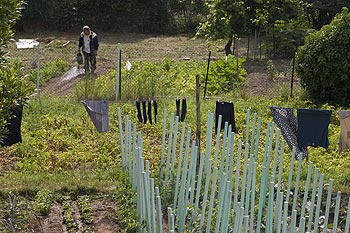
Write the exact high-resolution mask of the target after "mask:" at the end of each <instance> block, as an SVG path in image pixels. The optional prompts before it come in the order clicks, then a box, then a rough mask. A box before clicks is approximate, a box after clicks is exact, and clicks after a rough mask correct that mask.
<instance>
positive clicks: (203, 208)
mask: <svg viewBox="0 0 350 233" xmlns="http://www.w3.org/2000/svg"><path fill="white" fill-rule="evenodd" d="M207 169H208V173H207V177H206V179H205V187H204V195H203V203H202V212H201V219H200V223H199V230H202V227H203V223H204V216H205V211H206V206H207V199H208V192H209V181H210V173H211V159H210V160H209V164H208V166H207ZM217 171H218V169H217V168H216V167H215V168H214V174H213V182H214V179H215V182H216V176H217Z"/></svg>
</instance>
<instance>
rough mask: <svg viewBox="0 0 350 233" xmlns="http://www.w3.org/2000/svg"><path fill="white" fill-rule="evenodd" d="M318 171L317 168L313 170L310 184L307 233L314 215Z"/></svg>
mask: <svg viewBox="0 0 350 233" xmlns="http://www.w3.org/2000/svg"><path fill="white" fill-rule="evenodd" d="M318 170H319V169H318V168H316V169H315V175H314V179H313V184H312V193H311V201H310V211H309V218H308V223H307V229H306V231H307V232H310V231H311V224H312V219H313V214H314V208H315V198H316V191H317V181H318Z"/></svg>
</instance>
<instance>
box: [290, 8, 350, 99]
mask: <svg viewBox="0 0 350 233" xmlns="http://www.w3.org/2000/svg"><path fill="white" fill-rule="evenodd" d="M349 35H350V13H349V10H348V9H347V8H343V10H342V13H340V14H338V15H337V16H336V17H335V18H334V20H333V21H332V22H331V23H330V24H329V25H326V26H324V27H322V29H321V30H320V31H316V32H314V33H312V34H310V35H309V36H308V37H307V38H306V42H305V45H304V46H302V47H300V49H299V51H298V54H297V58H296V64H297V65H296V70H297V72H298V75H299V77H300V79H301V83H302V85H303V86H304V87H305V88H306V90H307V91H308V92H309V94H310V95H311V97H312V98H314V99H317V100H320V101H323V102H332V103H335V104H344V105H349V98H350V86H349V82H350V63H349V58H350V50H349V49H348V48H350V40H349Z"/></svg>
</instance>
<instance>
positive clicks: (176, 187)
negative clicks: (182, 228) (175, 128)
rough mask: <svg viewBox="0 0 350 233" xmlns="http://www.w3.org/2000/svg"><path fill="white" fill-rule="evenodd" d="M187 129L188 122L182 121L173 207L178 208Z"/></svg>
mask: <svg viewBox="0 0 350 233" xmlns="http://www.w3.org/2000/svg"><path fill="white" fill-rule="evenodd" d="M185 131H186V123H185V122H183V123H182V130H181V140H180V152H179V161H178V164H177V174H176V182H175V195H174V205H173V208H174V209H176V204H177V199H178V192H179V183H180V175H181V167H182V158H183V146H184V141H185Z"/></svg>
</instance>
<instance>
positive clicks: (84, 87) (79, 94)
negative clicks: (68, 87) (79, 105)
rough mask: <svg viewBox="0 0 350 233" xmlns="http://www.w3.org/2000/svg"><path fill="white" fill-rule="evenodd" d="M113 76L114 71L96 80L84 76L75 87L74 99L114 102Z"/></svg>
mask: <svg viewBox="0 0 350 233" xmlns="http://www.w3.org/2000/svg"><path fill="white" fill-rule="evenodd" d="M115 75H116V71H115V70H110V71H109V72H108V73H107V74H106V75H101V76H99V77H97V78H95V76H93V75H90V74H86V75H85V77H84V78H83V80H82V81H80V82H79V83H78V84H77V86H76V87H75V92H74V95H75V97H76V99H78V100H82V99H90V100H95V99H96V100H103V99H106V100H115Z"/></svg>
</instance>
